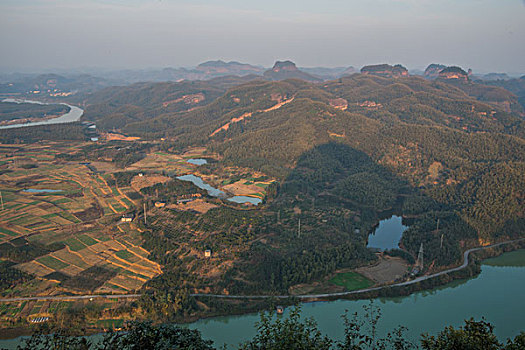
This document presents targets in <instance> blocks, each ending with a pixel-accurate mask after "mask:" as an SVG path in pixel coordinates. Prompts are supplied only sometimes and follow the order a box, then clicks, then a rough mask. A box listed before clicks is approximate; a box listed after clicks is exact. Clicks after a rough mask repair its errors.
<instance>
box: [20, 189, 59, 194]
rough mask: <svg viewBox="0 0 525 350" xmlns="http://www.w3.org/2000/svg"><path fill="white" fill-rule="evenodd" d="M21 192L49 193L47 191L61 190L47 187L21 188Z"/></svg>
mask: <svg viewBox="0 0 525 350" xmlns="http://www.w3.org/2000/svg"><path fill="white" fill-rule="evenodd" d="M22 192H30V193H49V192H62V190H49V189H47V188H28V189H26V190H23V191H22Z"/></svg>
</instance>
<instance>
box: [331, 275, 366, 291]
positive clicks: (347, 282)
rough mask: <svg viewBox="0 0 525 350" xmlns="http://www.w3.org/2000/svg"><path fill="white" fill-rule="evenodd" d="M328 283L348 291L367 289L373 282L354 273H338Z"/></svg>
mask: <svg viewBox="0 0 525 350" xmlns="http://www.w3.org/2000/svg"><path fill="white" fill-rule="evenodd" d="M329 282H330V283H333V284H335V285H338V286H342V287H345V288H346V290H348V291H351V290H358V289H363V288H367V287H370V286H372V285H373V284H374V282H373V281H371V280H369V279H368V278H366V277H365V276H363V275H360V274H358V273H356V272H344V273H338V274H337V275H335V276H334V277H332V278H331V279H330V281H329Z"/></svg>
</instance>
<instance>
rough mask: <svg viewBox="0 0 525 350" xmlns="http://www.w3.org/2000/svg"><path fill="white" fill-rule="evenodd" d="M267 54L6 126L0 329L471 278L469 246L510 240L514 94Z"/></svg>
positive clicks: (202, 311)
mask: <svg viewBox="0 0 525 350" xmlns="http://www.w3.org/2000/svg"><path fill="white" fill-rule="evenodd" d="M281 66H282V67H281ZM279 67H280V68H279V70H277V71H274V73H272V74H270V75H271V76H272V79H271V80H272V81H267V80H264V79H261V78H260V77H256V78H253V79H252V80H248V79H247V78H243V79H240V78H217V79H215V80H212V81H196V82H187V81H184V82H179V83H172V82H170V83H138V84H133V85H129V86H124V87H112V88H108V89H105V90H101V91H94V92H89V93H86V94H83V95H82V96H80V95H77V96H71V97H68V98H67V101H68V103H71V104H74V103H78V104H79V105H81V106H82V108H83V109H84V115H83V116H82V118H81V119H80V121H79V122H73V123H70V124H56V125H40V126H35V127H30V128H15V129H10V130H2V131H0V142H1V144H0V156H1V158H0V192H1V194H2V201H3V203H2V204H3V207H2V211H1V215H2V216H1V220H0V259H1V262H0V263H1V268H2V271H3V276H4V277H3V279H2V290H1V291H0V294H1V297H2V299H5V300H11V301H6V302H3V303H2V305H5V307H2V309H1V310H0V318H1V319H2V320H3V323H4V324H6V327H5V328H6V329H7V328H9V329H12V330H14V329H25V328H28V327H31V324H32V323H33V322H32V320H35V319H44V318H45V319H46V321H45V322H46V324H49V325H52V326H62V327H63V326H64V325H65V324H67V325H69V326H70V327H71V328H73V329H79V328H80V327H84V328H86V329H89V330H90V331H92V332H96V331H98V330H100V329H107V328H119V327H120V326H121V325H122V324H124V323H125V322H126V321H130V320H141V319H149V320H152V321H154V322H188V321H192V320H196V319H198V318H201V317H209V316H216V315H224V314H232V313H240V312H243V313H244V312H252V311H257V310H261V309H267V308H272V307H274V306H275V305H274V304H275V302H276V301H275V300H277V299H280V300H281V302H282V303H283V304H285V305H288V304H292V303H295V302H297V301H298V300H302V299H316V300H317V299H323V298H333V297H347V298H371V297H377V296H385V295H388V296H393V295H406V294H409V293H413V292H415V291H418V290H421V289H429V288H433V287H435V286H437V285H441V284H443V283H448V282H450V281H451V280H452V279H457V278H465V277H469V276H472V275H475V274H476V273H479V263H478V258H475V259H474V260H473V261H471V262H470V263H469V262H468V260H467V258H466V255H465V254H466V252H469V251H473V249H477V248H478V247H487V249H485V250H483V252H484V253H483V254H481V256H482V257H486V256H491V255H498V254H500V253H502V252H503V251H505V250H507V249H517V248H519V247H520V246H522V245H523V241H522V240H521V237H522V234H523V223H524V221H523V220H524V216H523V215H524V211H523V198H524V193H525V189H524V187H523V186H524V183H523V181H522V180H523V174H524V169H525V168H524V167H525V165H524V164H525V159H523V155H524V154H525V141H524V139H523V137H524V131H523V125H524V122H523V117H522V114H523V109H522V107H521V105H520V103H519V101H518V99H517V98H516V97H515V96H514V95H512V94H511V93H509V92H507V91H506V90H503V89H502V88H500V87H494V86H488V85H484V84H481V83H477V82H472V81H470V80H468V79H467V80H466V81H463V80H461V81H456V80H454V81H447V80H446V79H449V77H448V76H444V75H443V76H438V77H437V78H436V79H435V80H429V79H424V78H422V77H415V76H409V75H408V74H407V73H405V71H404V70H402V69H401V68H402V67H398V66H388V65H386V66H379V67H375V66H373V67H369V68H367V69H365V70H364V72H366V73H363V74H353V75H350V76H345V77H341V78H338V79H336V80H331V81H324V82H320V81H318V80H316V79H315V80H314V82H307V81H303V80H297V79H288V77H289V74H291V73H290V72H292V73H293V74H299V73H297V68H293V67H291V66H290V65H289V64H284V66H283V65H282V64H281V65H279ZM283 67H284V68H283ZM287 67H288V68H287ZM281 69H284V70H285V71H286V74H284V73H283V74H284V75H283V79H284V80H280V79H278V75H277V74H280V72H281ZM292 78H293V77H292ZM450 79H451V78H450ZM454 79H455V78H454ZM481 95H482V96H484V98H483V99H481V98H480V97H479V96H481ZM196 96H197V97H198V98H197V97H196ZM489 97H490V98H489ZM491 98H492V99H491ZM502 100H504V101H505V103H504V104H501V102H502ZM502 106H503V107H502ZM75 108H76V107H75ZM22 129H26V130H27V131H22ZM391 220H393V221H392V222H394V221H395V223H394V224H393V225H394V226H395V228H394V226H391V227H390V226H389V225H388V222H390V221H391ZM378 225H379V227H377V226H378ZM376 228H377V232H376V233H377V237H375V236H374V235H371V234H372V233H373V232H374V231H375V230H376ZM384 229H386V230H387V231H388V232H386V234H387V236H385V237H383V236H382V234H380V232H381V231H382V230H384ZM507 241H510V242H511V243H510V244H508V245H505V246H503V245H501V246H500V245H499V243H502V242H507ZM421 249H423V253H420V251H421ZM421 254H422V258H421V259H420V255H421ZM467 255H468V254H467ZM462 264H463V265H462ZM458 266H459V267H461V268H460V269H459V268H457V267H458ZM92 295H93V296H97V295H98V296H101V297H93V298H92V297H91V296H92ZM123 295H128V296H130V297H122V296H123ZM112 296H113V297H112ZM250 296H257V300H252V299H251V298H250ZM268 296H269V298H267V297H268ZM272 296H273V297H274V298H273V299H272ZM288 296H290V297H291V298H288ZM26 297H36V298H42V299H29V300H26V299H22V298H26ZM55 297H56V298H66V299H54V298H55ZM13 298H21V299H15V300H16V301H13ZM46 298H50V299H46ZM68 298H69V299H68ZM91 298H92V300H91ZM286 299H289V300H286Z"/></svg>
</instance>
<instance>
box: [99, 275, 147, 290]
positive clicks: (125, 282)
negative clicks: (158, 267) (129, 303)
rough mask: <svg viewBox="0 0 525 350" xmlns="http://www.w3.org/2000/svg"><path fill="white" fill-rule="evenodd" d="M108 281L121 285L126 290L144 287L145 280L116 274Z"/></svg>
mask: <svg viewBox="0 0 525 350" xmlns="http://www.w3.org/2000/svg"><path fill="white" fill-rule="evenodd" d="M108 282H109V283H112V284H114V285H116V286H119V287H121V288H124V289H126V290H136V289H139V288H140V287H142V285H143V284H144V281H141V280H139V279H135V278H132V277H130V276H122V275H118V276H115V277H113V278H112V279H110V280H109V281H108Z"/></svg>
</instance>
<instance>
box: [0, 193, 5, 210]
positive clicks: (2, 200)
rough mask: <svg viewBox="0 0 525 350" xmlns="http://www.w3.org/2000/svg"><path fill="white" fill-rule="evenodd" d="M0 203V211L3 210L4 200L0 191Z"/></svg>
mask: <svg viewBox="0 0 525 350" xmlns="http://www.w3.org/2000/svg"><path fill="white" fill-rule="evenodd" d="M0 202H2V210H4V198H3V197H2V192H1V191H0Z"/></svg>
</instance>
